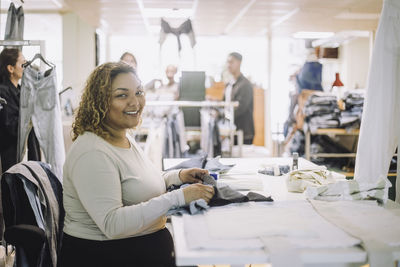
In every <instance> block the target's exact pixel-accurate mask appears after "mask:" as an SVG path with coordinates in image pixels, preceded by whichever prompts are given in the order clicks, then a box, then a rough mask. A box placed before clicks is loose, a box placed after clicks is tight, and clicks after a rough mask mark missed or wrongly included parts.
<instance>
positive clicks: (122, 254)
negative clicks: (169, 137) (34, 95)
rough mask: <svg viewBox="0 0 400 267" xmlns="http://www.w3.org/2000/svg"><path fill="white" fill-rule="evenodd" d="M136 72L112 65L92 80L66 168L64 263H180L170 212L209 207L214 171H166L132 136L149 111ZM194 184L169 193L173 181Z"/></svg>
mask: <svg viewBox="0 0 400 267" xmlns="http://www.w3.org/2000/svg"><path fill="white" fill-rule="evenodd" d="M144 95H145V94H144V91H143V87H142V85H141V82H140V80H139V78H138V77H137V74H136V71H135V70H134V69H133V68H132V67H131V66H129V65H127V64H124V63H105V64H103V65H101V66H99V67H97V68H96V69H95V70H94V71H93V72H92V74H91V75H90V76H89V78H88V81H87V85H86V87H85V89H84V92H83V95H82V99H81V102H80V105H79V108H78V112H77V115H76V118H75V121H74V123H73V135H74V136H73V139H74V143H73V144H72V146H71V148H70V150H69V152H68V155H67V159H66V161H65V164H64V179H63V190H64V191H63V201H64V208H65V219H64V237H63V241H62V248H61V254H60V257H59V263H60V266H61V267H64V266H74V267H75V266H119V267H123V266H175V263H174V257H173V250H174V245H173V241H172V238H171V235H170V233H169V231H168V230H167V229H166V228H165V222H166V217H165V215H166V213H167V211H168V210H170V209H171V208H175V207H179V206H184V205H187V204H189V203H190V202H192V201H194V200H197V199H201V198H202V199H204V200H206V201H207V202H208V201H209V200H210V199H211V198H212V196H213V195H214V189H213V187H211V186H206V185H203V184H201V183H200V182H201V181H202V178H203V177H204V175H207V174H208V171H206V170H202V169H182V170H178V171H171V172H165V173H161V172H160V171H157V168H155V166H154V165H153V164H152V163H151V161H150V160H149V159H148V158H147V157H146V156H145V155H144V153H143V151H142V150H141V148H140V147H139V145H138V144H137V143H136V142H135V141H134V140H133V139H132V138H130V137H129V135H127V131H128V130H129V129H132V128H135V127H136V126H137V125H138V124H139V123H140V121H141V114H142V111H143V108H144V106H145V102H146V101H145V96H144ZM182 183H195V184H192V185H188V186H187V187H185V188H183V189H177V190H174V191H171V192H166V188H167V187H168V186H170V185H172V184H175V185H180V184H182Z"/></svg>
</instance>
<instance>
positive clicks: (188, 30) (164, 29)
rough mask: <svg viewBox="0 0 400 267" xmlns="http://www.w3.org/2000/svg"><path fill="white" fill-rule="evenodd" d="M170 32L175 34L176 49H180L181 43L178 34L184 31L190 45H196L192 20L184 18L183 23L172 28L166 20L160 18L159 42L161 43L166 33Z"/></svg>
mask: <svg viewBox="0 0 400 267" xmlns="http://www.w3.org/2000/svg"><path fill="white" fill-rule="evenodd" d="M168 33H172V34H174V35H175V36H176V38H177V40H178V50H179V51H181V49H182V44H181V38H180V35H181V34H182V33H185V34H187V35H188V37H189V40H190V45H191V46H192V48H193V47H194V46H195V45H196V39H195V35H194V32H193V27H192V21H191V20H190V19H188V20H186V21H185V22H184V23H182V24H181V25H180V26H179V27H178V28H173V27H171V26H170V25H169V23H168V22H166V21H165V20H164V19H161V32H160V40H159V43H160V45H162V44H163V43H164V41H165V39H166V38H167V34H168Z"/></svg>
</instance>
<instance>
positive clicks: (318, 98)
mask: <svg viewBox="0 0 400 267" xmlns="http://www.w3.org/2000/svg"><path fill="white" fill-rule="evenodd" d="M335 104H337V98H336V96H333V95H318V94H316V95H311V96H310V97H309V98H308V100H307V103H306V106H308V105H328V106H329V105H335Z"/></svg>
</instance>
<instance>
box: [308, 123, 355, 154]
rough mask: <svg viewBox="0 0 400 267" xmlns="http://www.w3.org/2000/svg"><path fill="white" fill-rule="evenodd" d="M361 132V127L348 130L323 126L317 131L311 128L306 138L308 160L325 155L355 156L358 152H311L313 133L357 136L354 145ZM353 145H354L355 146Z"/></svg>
mask: <svg viewBox="0 0 400 267" xmlns="http://www.w3.org/2000/svg"><path fill="white" fill-rule="evenodd" d="M359 133H360V130H359V129H353V130H346V129H340V128H322V129H317V130H316V131H313V132H311V131H310V130H307V131H306V136H305V137H306V140H305V157H306V159H307V160H310V159H311V158H316V157H325V158H345V157H348V158H355V157H356V153H311V136H312V135H328V136H337V135H348V136H357V138H355V141H354V146H355V145H357V141H358V135H359ZM354 146H353V147H354Z"/></svg>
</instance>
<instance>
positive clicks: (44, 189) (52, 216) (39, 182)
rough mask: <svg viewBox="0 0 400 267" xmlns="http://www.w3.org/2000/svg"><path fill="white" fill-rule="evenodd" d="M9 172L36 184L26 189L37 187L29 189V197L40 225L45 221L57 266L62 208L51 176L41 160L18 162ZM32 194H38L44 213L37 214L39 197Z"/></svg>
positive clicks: (53, 259)
mask: <svg viewBox="0 0 400 267" xmlns="http://www.w3.org/2000/svg"><path fill="white" fill-rule="evenodd" d="M7 173H16V174H17V173H18V174H21V175H22V176H23V177H25V178H26V179H27V180H28V181H29V182H31V183H32V184H33V185H34V187H35V188H33V187H25V186H24V188H25V189H26V190H32V189H35V190H34V192H32V191H27V195H28V199H29V201H30V203H31V206H32V210H33V212H35V218H36V219H38V217H41V220H39V221H37V223H38V225H39V227H40V226H41V225H43V222H44V227H45V229H44V230H45V232H46V238H47V242H48V245H49V249H50V256H51V261H52V263H53V266H57V251H58V246H59V245H60V244H58V242H57V236H58V234H59V232H60V231H62V229H59V223H58V222H59V216H60V209H59V205H58V202H57V198H56V196H55V194H54V191H53V188H52V186H51V183H50V180H49V177H48V176H47V174H46V172H45V171H44V170H43V168H42V167H41V166H40V164H39V162H36V161H28V162H24V163H19V164H16V165H14V166H13V167H11V168H10V169H8V171H7ZM32 194H34V195H36V194H37V197H38V200H39V201H40V203H41V205H42V206H43V207H44V208H45V210H44V212H43V213H40V214H36V212H38V211H37V209H34V208H33V207H35V206H36V205H37V199H36V198H31V197H29V195H32ZM41 221H42V222H41Z"/></svg>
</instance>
